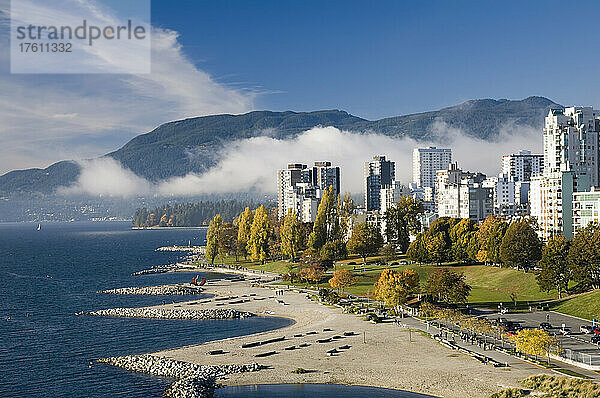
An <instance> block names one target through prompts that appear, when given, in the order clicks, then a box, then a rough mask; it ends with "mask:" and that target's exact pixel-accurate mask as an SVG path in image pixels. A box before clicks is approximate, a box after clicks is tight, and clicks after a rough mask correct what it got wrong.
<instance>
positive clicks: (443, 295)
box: [425, 268, 471, 303]
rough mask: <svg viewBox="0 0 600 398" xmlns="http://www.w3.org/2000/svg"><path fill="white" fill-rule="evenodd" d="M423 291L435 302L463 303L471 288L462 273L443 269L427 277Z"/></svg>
mask: <svg viewBox="0 0 600 398" xmlns="http://www.w3.org/2000/svg"><path fill="white" fill-rule="evenodd" d="M425 291H426V292H427V294H429V295H430V296H432V297H433V298H434V299H435V300H437V301H444V302H447V303H464V302H466V301H467V297H469V294H470V293H471V286H469V285H468V284H467V282H466V278H465V275H464V274H463V273H458V272H454V271H450V270H449V269H445V268H443V269H436V270H435V271H433V272H432V273H431V274H430V275H429V278H427V284H426V285H425Z"/></svg>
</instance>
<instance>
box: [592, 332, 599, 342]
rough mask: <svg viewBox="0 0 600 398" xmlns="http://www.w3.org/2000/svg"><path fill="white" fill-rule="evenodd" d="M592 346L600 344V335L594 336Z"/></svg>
mask: <svg viewBox="0 0 600 398" xmlns="http://www.w3.org/2000/svg"><path fill="white" fill-rule="evenodd" d="M592 344H600V335H598V334H596V335H594V336H592Z"/></svg>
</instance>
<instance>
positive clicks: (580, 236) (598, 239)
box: [569, 223, 600, 289]
mask: <svg viewBox="0 0 600 398" xmlns="http://www.w3.org/2000/svg"><path fill="white" fill-rule="evenodd" d="M569 264H570V266H571V269H572V270H573V277H574V280H575V281H577V282H579V283H582V284H585V285H587V286H591V287H592V288H594V289H600V225H598V224H597V223H590V224H589V225H588V226H587V227H585V228H584V229H581V230H580V231H579V232H577V234H576V235H575V237H574V238H573V240H572V242H571V248H570V249H569Z"/></svg>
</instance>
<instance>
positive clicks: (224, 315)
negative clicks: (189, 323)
mask: <svg viewBox="0 0 600 398" xmlns="http://www.w3.org/2000/svg"><path fill="white" fill-rule="evenodd" d="M75 315H94V316H112V317H121V318H154V319H189V320H209V319H240V318H250V317H252V316H254V314H253V313H251V312H245V311H237V310H232V309H229V308H218V309H204V310H188V309H172V308H109V309H106V310H99V311H91V312H78V313H77V314H75Z"/></svg>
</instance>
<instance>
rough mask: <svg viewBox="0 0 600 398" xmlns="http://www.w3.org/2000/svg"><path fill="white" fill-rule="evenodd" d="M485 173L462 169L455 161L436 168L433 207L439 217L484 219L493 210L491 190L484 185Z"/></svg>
mask: <svg viewBox="0 0 600 398" xmlns="http://www.w3.org/2000/svg"><path fill="white" fill-rule="evenodd" d="M484 180H485V175H483V174H481V173H469V172H463V171H462V170H461V169H459V168H458V166H457V165H456V163H452V164H451V165H450V168H449V169H447V170H438V172H437V182H436V206H437V213H438V215H439V216H440V217H454V218H470V219H471V220H474V221H483V220H484V219H485V218H486V217H487V216H489V215H491V214H493V212H494V197H493V190H492V188H489V187H484V186H483V181H484Z"/></svg>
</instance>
